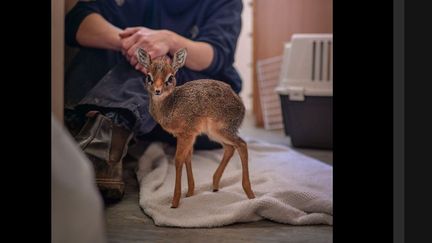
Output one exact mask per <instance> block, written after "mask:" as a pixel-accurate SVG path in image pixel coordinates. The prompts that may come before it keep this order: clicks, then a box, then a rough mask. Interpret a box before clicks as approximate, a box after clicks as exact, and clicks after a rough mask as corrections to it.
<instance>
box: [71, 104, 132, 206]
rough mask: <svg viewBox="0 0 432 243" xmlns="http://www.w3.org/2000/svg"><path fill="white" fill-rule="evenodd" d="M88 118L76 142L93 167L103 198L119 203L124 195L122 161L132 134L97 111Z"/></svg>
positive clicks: (89, 114) (91, 112) (92, 112)
mask: <svg viewBox="0 0 432 243" xmlns="http://www.w3.org/2000/svg"><path fill="white" fill-rule="evenodd" d="M86 116H87V117H88V120H87V122H86V123H85V125H84V126H83V128H82V129H81V131H80V132H79V133H78V134H77V135H76V136H75V139H76V140H77V142H78V144H79V146H80V147H81V149H82V150H83V151H84V152H85V154H86V155H87V157H88V158H89V159H90V160H91V161H92V163H93V166H94V169H95V176H96V184H97V186H98V188H99V190H100V192H101V194H102V197H103V198H104V199H105V201H118V200H120V199H122V198H123V195H124V187H125V184H124V182H123V175H122V169H123V166H122V164H123V161H122V160H123V158H124V156H125V155H126V153H127V149H128V143H129V141H130V139H131V138H132V133H131V132H130V131H129V130H126V129H125V128H123V127H120V126H118V125H116V124H114V123H113V122H112V121H111V120H110V119H109V118H107V117H105V116H104V115H102V114H101V113H99V112H97V111H90V112H88V113H87V115H86Z"/></svg>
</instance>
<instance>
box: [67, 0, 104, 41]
mask: <svg viewBox="0 0 432 243" xmlns="http://www.w3.org/2000/svg"><path fill="white" fill-rule="evenodd" d="M92 13H99V14H101V11H100V9H99V6H98V3H97V2H96V1H78V3H77V4H76V5H75V6H74V7H73V8H72V9H71V10H70V11H69V12H68V13H67V14H66V17H65V41H66V44H68V45H70V46H80V45H79V43H78V42H77V41H76V33H77V31H78V28H79V26H80V24H81V22H82V21H83V20H84V18H85V17H87V16H88V15H90V14H92Z"/></svg>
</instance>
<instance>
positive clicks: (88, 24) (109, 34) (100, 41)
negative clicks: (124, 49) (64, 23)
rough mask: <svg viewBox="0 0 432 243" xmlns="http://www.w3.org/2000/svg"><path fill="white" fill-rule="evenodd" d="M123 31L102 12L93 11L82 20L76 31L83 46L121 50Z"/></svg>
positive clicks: (77, 38) (78, 40)
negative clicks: (102, 14) (101, 13)
mask: <svg viewBox="0 0 432 243" xmlns="http://www.w3.org/2000/svg"><path fill="white" fill-rule="evenodd" d="M121 31H122V30H121V29H119V28H117V27H115V26H114V25H112V24H110V23H109V22H108V21H106V20H105V19H104V18H103V17H102V16H101V15H100V14H97V13H93V14H90V15H88V16H87V17H86V18H84V20H83V21H82V22H81V24H80V26H79V28H78V31H77V33H76V40H77V42H78V43H79V44H80V45H82V46H86V47H93V48H101V49H109V50H115V51H119V50H120V49H121V40H120V37H119V33H120V32H121Z"/></svg>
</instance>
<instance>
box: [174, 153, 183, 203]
mask: <svg viewBox="0 0 432 243" xmlns="http://www.w3.org/2000/svg"><path fill="white" fill-rule="evenodd" d="M183 162H184V160H182V159H180V158H178V156H176V158H175V167H176V179H175V186H174V196H173V200H172V204H171V208H177V207H178V205H179V202H180V196H181V176H182V168H183Z"/></svg>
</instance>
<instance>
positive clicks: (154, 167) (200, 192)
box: [137, 140, 333, 227]
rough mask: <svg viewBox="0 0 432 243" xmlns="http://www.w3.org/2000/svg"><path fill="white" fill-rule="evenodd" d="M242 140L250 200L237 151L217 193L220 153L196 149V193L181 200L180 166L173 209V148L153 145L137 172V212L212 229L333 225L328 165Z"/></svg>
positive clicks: (173, 223)
mask: <svg viewBox="0 0 432 243" xmlns="http://www.w3.org/2000/svg"><path fill="white" fill-rule="evenodd" d="M247 142H248V148H249V174H250V180H251V184H252V190H253V191H254V192H255V196H256V198H255V199H251V200H250V199H248V198H247V197H246V195H245V193H244V191H243V188H242V184H241V178H242V170H241V162H240V157H239V156H238V153H237V152H236V153H235V154H234V156H233V157H232V159H231V161H230V162H229V163H228V166H227V167H226V169H225V172H224V174H223V175H222V179H221V181H220V188H219V191H218V192H213V191H212V179H213V173H214V172H215V170H216V168H217V166H218V164H219V162H220V160H221V159H222V155H223V150H222V149H221V150H210V151H195V152H194V154H193V156H192V170H193V175H194V178H195V194H194V195H193V196H192V197H187V198H186V197H185V195H186V192H187V175H186V169H185V167H184V166H183V174H182V198H181V199H180V205H179V207H178V208H176V209H173V208H171V200H172V196H173V192H174V181H175V165H174V159H173V157H174V152H175V148H173V147H164V146H163V145H162V144H159V143H153V144H152V145H150V147H149V148H148V149H147V150H146V152H145V153H144V154H143V156H142V157H141V158H140V160H139V165H138V170H137V178H138V181H139V185H140V200H139V203H140V206H141V208H142V209H143V210H144V212H145V213H146V214H147V215H149V216H150V217H152V218H153V220H154V222H155V224H156V225H159V226H176V227H216V226H223V225H228V224H232V223H236V222H251V221H258V220H261V219H269V220H272V221H275V222H279V223H286V224H292V225H311V224H327V225H332V224H333V199H332V198H333V190H332V187H333V181H332V180H333V176H332V175H333V167H331V166H329V165H327V164H324V163H322V162H320V161H317V160H315V159H313V158H310V157H307V156H305V155H303V154H300V153H298V152H295V151H294V150H292V149H291V148H288V147H285V146H280V145H274V144H268V143H264V142H259V141H253V140H248V141H247Z"/></svg>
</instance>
